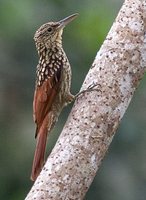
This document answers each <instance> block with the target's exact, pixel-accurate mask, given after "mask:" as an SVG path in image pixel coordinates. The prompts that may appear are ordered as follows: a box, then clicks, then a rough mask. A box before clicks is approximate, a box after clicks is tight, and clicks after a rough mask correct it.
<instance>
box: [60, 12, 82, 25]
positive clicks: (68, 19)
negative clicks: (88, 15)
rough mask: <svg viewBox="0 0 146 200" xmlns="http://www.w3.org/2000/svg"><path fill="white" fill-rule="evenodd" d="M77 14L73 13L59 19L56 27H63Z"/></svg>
mask: <svg viewBox="0 0 146 200" xmlns="http://www.w3.org/2000/svg"><path fill="white" fill-rule="evenodd" d="M78 15H79V14H78V13H75V14H73V15H70V16H68V17H66V18H64V19H62V20H60V21H59V22H58V23H59V26H58V27H57V28H58V29H63V28H64V27H65V26H66V25H67V24H69V23H70V22H71V21H73V20H74V19H75V18H76V17H77V16H78Z"/></svg>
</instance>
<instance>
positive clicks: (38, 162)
mask: <svg viewBox="0 0 146 200" xmlns="http://www.w3.org/2000/svg"><path fill="white" fill-rule="evenodd" d="M55 122H56V117H55V116H54V115H52V113H49V115H47V116H46V117H45V118H44V121H43V123H42V126H41V127H40V128H39V129H37V132H36V137H37V144H36V149H35V154H34V159H33V165H32V172H31V180H32V181H35V180H36V178H37V177H38V175H39V174H40V172H41V170H42V168H43V165H44V162H45V149H46V143H47V135H48V133H50V132H51V130H52V128H53V127H54V124H55Z"/></svg>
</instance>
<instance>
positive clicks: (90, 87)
mask: <svg viewBox="0 0 146 200" xmlns="http://www.w3.org/2000/svg"><path fill="white" fill-rule="evenodd" d="M96 86H99V84H97V83H94V82H93V83H92V84H91V85H89V86H88V88H87V89H85V90H82V91H81V92H78V93H77V94H76V95H75V96H74V99H76V98H77V97H79V96H80V95H82V94H84V93H86V92H92V91H99V89H98V88H96Z"/></svg>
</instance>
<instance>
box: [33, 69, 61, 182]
mask: <svg viewBox="0 0 146 200" xmlns="http://www.w3.org/2000/svg"><path fill="white" fill-rule="evenodd" d="M61 73H62V72H61V70H60V69H59V70H58V71H55V73H54V74H53V76H50V77H48V78H47V80H45V81H44V82H43V83H42V85H41V86H37V87H36V90H35V93H34V101H33V117H34V121H35V123H36V126H37V127H36V134H35V137H36V138H37V144H36V149H35V154H34V160H33V166H32V173H31V180H33V181H34V180H35V179H36V178H37V176H38V175H39V173H40V171H41V169H42V167H43V165H44V156H45V149H46V141H47V134H48V130H50V129H51V127H52V124H54V123H55V121H54V119H55V117H54V116H53V112H52V110H51V107H52V104H53V102H54V101H55V98H56V95H57V93H58V92H59V89H60V82H61Z"/></svg>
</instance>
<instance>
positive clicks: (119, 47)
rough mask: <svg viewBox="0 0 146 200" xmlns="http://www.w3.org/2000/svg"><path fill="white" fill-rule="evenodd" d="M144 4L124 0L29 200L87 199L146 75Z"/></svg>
mask: <svg viewBox="0 0 146 200" xmlns="http://www.w3.org/2000/svg"><path fill="white" fill-rule="evenodd" d="M145 24H146V0H126V1H125V3H124V4H123V6H122V8H121V10H120V12H119V14H118V17H117V18H116V20H115V23H114V24H113V26H112V28H111V30H110V32H109V34H108V36H107V38H106V40H105V41H104V43H103V45H102V47H101V49H100V50H99V52H98V54H97V56H96V58H95V60H94V62H93V64H92V67H91V68H90V70H89V73H88V74H87V76H86V78H85V81H84V84H83V86H82V89H85V88H87V87H88V86H90V85H91V84H93V82H94V83H97V87H96V89H97V91H92V92H87V93H84V94H83V95H81V96H79V97H78V98H77V100H76V102H75V104H74V106H73V109H72V111H71V113H70V115H69V118H68V120H67V122H66V124H65V127H64V129H63V131H62V133H61V135H60V137H59V139H58V141H57V143H56V145H55V147H54V149H53V150H52V153H51V155H50V156H49V158H48V160H47V162H46V164H45V166H44V168H43V170H42V172H41V174H40V175H39V177H38V178H37V180H36V182H35V184H34V186H33V187H32V189H31V191H30V192H29V194H28V196H27V197H26V200H33V199H37V200H39V199H45V200H46V199H48V200H50V199H53V200H69V199H78V200H81V199H83V198H84V196H85V194H86V192H87V190H88V188H89V186H90V184H91V183H92V181H93V178H94V176H95V175H96V172H97V170H98V168H99V165H100V164H101V161H102V159H103V157H104V156H105V153H106V151H107V149H108V148H109V145H110V143H111V141H112V139H113V136H114V133H115V131H116V129H117V127H118V125H119V122H120V120H121V119H122V117H123V115H124V113H125V111H126V109H127V107H128V105H129V103H130V101H131V98H132V96H133V93H134V91H135V89H136V87H137V86H138V84H139V81H140V79H141V78H142V76H143V75H144V72H145V70H146V46H145V43H146V37H145V31H146V27H145Z"/></svg>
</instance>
